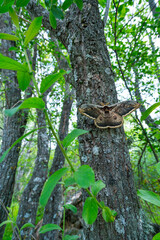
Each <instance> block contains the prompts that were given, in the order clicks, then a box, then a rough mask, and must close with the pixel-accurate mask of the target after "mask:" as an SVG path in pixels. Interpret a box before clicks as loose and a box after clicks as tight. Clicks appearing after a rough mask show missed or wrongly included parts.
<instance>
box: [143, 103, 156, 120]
mask: <svg viewBox="0 0 160 240" xmlns="http://www.w3.org/2000/svg"><path fill="white" fill-rule="evenodd" d="M159 106H160V102H158V103H155V104H153V105H152V106H151V107H149V108H148V109H147V110H146V111H145V112H144V113H143V114H142V117H141V121H143V120H145V119H146V118H147V117H148V116H149V114H150V113H151V112H152V111H154V110H155V109H156V108H157V107H159Z"/></svg>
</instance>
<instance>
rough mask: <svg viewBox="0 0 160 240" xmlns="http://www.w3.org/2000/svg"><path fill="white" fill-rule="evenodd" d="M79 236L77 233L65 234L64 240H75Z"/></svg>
mask: <svg viewBox="0 0 160 240" xmlns="http://www.w3.org/2000/svg"><path fill="white" fill-rule="evenodd" d="M78 238H79V236H78V235H72V236H70V235H65V237H64V240H77V239H78Z"/></svg>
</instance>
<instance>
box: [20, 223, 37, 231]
mask: <svg viewBox="0 0 160 240" xmlns="http://www.w3.org/2000/svg"><path fill="white" fill-rule="evenodd" d="M28 227H31V228H35V226H34V225H33V224H32V223H25V224H24V225H23V226H22V227H21V229H20V231H21V230H23V229H24V228H28Z"/></svg>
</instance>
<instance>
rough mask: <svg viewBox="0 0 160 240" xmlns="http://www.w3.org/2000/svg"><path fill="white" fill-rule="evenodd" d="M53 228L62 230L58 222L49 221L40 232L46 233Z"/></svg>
mask: <svg viewBox="0 0 160 240" xmlns="http://www.w3.org/2000/svg"><path fill="white" fill-rule="evenodd" d="M52 230H62V228H61V227H60V226H58V225H57V224H52V223H49V224H46V225H43V226H42V227H41V228H40V230H39V233H46V232H49V231H52Z"/></svg>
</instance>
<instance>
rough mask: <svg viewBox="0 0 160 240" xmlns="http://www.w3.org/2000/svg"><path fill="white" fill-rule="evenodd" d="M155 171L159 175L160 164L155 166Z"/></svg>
mask: <svg viewBox="0 0 160 240" xmlns="http://www.w3.org/2000/svg"><path fill="white" fill-rule="evenodd" d="M156 170H157V172H158V174H160V162H159V163H157V164H156Z"/></svg>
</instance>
